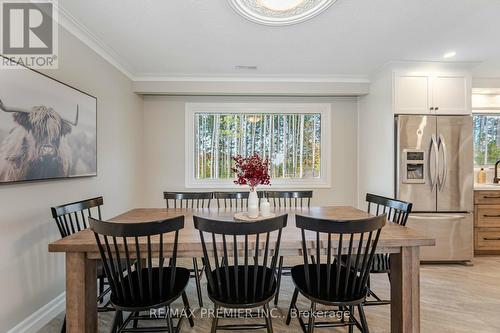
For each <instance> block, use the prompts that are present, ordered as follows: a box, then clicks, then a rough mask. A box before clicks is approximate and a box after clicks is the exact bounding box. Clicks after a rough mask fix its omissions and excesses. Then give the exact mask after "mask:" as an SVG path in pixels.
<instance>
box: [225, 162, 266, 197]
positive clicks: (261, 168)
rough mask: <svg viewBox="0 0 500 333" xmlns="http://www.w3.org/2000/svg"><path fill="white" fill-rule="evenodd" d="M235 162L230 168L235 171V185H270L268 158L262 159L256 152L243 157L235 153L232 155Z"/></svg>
mask: <svg viewBox="0 0 500 333" xmlns="http://www.w3.org/2000/svg"><path fill="white" fill-rule="evenodd" d="M233 160H234V161H235V162H236V164H235V166H234V167H233V168H231V170H232V171H234V172H235V173H236V177H237V179H236V180H235V181H234V183H235V184H237V185H249V186H250V188H252V189H253V188H255V187H256V186H257V185H270V184H271V178H270V177H269V159H267V158H266V159H262V157H260V156H259V155H258V154H254V155H253V156H249V157H243V156H241V155H237V156H234V157H233Z"/></svg>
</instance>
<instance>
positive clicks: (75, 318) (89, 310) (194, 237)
mask: <svg viewBox="0 0 500 333" xmlns="http://www.w3.org/2000/svg"><path fill="white" fill-rule="evenodd" d="M273 212H274V213H275V214H276V215H281V214H288V225H287V227H286V228H285V229H284V230H283V234H282V241H281V247H280V255H283V256H287V257H297V256H301V255H302V243H301V233H300V231H299V229H297V228H296V227H295V214H299V215H304V216H312V217H317V218H322V219H335V220H345V221H350V222H349V223H355V220H357V219H363V218H367V217H370V216H371V215H370V214H368V213H366V212H364V211H362V210H359V209H356V208H354V207H349V206H329V207H311V208H279V209H275V210H274V211H273ZM234 214H235V211H234V210H231V209H224V208H222V209H218V208H210V209H209V208H202V209H179V208H176V209H175V208H170V209H167V208H137V209H132V210H130V211H128V212H126V213H124V214H121V215H118V216H116V217H114V218H112V219H110V221H114V222H148V221H158V220H163V219H168V218H172V217H176V216H180V215H184V216H185V226H184V229H182V230H181V231H180V234H179V244H178V257H180V258H193V257H202V256H203V252H202V247H201V243H200V238H199V232H198V231H197V230H196V229H195V228H194V225H193V215H197V216H202V217H207V218H212V219H218V220H224V221H227V220H234V219H233V217H234ZM247 223H258V222H247ZM311 240H313V239H311ZM172 242H173V238H169V237H164V238H163V243H164V244H163V246H164V248H165V251H167V249H168V248H169V247H171V245H172ZM321 243H325V242H321ZM143 245H144V247H146V243H144V244H140V246H143ZM324 245H325V244H323V246H324ZM432 245H435V240H434V239H432V238H429V237H427V236H425V235H422V234H420V233H418V232H417V231H415V230H413V229H411V228H408V227H403V226H400V225H398V224H394V223H390V222H388V223H387V224H386V225H385V227H384V228H383V229H382V232H381V235H380V239H379V243H378V248H377V252H378V253H389V254H390V267H391V332H392V333H410V332H411V333H417V332H420V260H419V248H420V246H432ZM332 246H333V247H334V248H335V247H336V246H338V244H337V245H335V242H332ZM141 251H142V250H141ZM49 252H63V253H65V254H66V332H69V333H84V332H85V333H96V332H97V302H96V297H97V296H96V295H97V279H96V262H97V260H100V255H99V250H98V247H97V244H96V240H95V236H94V234H93V232H92V231H91V230H89V229H86V230H82V231H80V232H78V233H75V234H73V235H71V236H68V237H66V238H63V239H60V240H57V241H55V242H53V243H50V244H49Z"/></svg>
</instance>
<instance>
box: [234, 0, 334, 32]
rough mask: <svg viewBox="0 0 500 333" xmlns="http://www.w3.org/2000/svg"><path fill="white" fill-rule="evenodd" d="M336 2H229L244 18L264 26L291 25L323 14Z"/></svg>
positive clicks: (296, 0)
mask: <svg viewBox="0 0 500 333" xmlns="http://www.w3.org/2000/svg"><path fill="white" fill-rule="evenodd" d="M335 1H336V0H229V3H230V4H231V6H232V7H233V8H234V10H235V11H236V12H237V13H238V14H240V15H241V16H243V17H244V18H246V19H248V20H250V21H252V22H255V23H259V24H264V25H273V26H276V25H291V24H297V23H300V22H304V21H306V20H309V19H311V18H313V17H314V16H316V15H318V14H320V13H322V12H323V11H325V10H326V9H327V8H328V7H330V6H331V5H332V4H333V3H334V2H335Z"/></svg>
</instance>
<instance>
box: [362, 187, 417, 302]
mask: <svg viewBox="0 0 500 333" xmlns="http://www.w3.org/2000/svg"><path fill="white" fill-rule="evenodd" d="M366 202H367V203H368V208H367V211H368V213H370V214H373V215H380V214H387V219H388V220H389V221H391V222H393V223H397V224H399V225H402V226H405V225H406V222H407V221H408V216H409V215H410V213H411V209H412V206H413V205H412V204H411V203H409V202H405V201H401V200H396V199H391V198H386V197H383V196H380V195H375V194H371V193H367V194H366ZM390 271H391V267H390V260H389V254H386V253H377V254H376V255H375V258H374V259H373V264H372V267H371V273H387V275H388V277H389V281H390V279H391V275H390ZM368 293H369V295H370V296H372V297H373V298H375V300H368V301H366V303H365V305H383V304H390V303H391V301H390V300H383V299H381V298H380V297H378V296H377V295H376V294H375V293H374V292H373V290H371V287H370V280H368Z"/></svg>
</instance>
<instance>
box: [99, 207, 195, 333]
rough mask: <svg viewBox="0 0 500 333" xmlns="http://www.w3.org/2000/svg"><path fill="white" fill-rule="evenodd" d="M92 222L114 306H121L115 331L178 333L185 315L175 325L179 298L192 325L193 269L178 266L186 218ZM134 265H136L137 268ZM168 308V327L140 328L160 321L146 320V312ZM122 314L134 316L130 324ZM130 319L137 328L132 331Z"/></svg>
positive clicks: (116, 318) (117, 310)
mask: <svg viewBox="0 0 500 333" xmlns="http://www.w3.org/2000/svg"><path fill="white" fill-rule="evenodd" d="M89 222H90V228H91V229H92V231H93V232H94V235H95V239H96V242H97V245H98V247H99V252H100V254H101V259H102V261H103V264H104V271H105V272H106V276H107V278H108V281H109V283H110V286H111V297H110V299H111V304H112V305H113V306H114V307H115V308H116V314H115V318H114V320H113V327H112V330H111V331H112V332H144V331H147V332H158V331H165V330H167V329H168V332H170V333H173V332H174V331H175V332H178V331H179V329H180V325H181V322H182V320H183V316H180V317H179V320H178V322H177V326H176V327H174V323H173V319H172V318H173V316H172V314H171V304H172V302H174V301H175V300H177V299H178V298H179V297H182V300H183V302H184V310H185V313H186V314H187V315H188V316H187V317H188V319H189V322H190V324H191V327H193V326H194V322H193V319H192V317H191V316H190V314H191V310H190V309H189V302H188V299H187V296H186V292H185V289H186V287H187V285H188V283H189V270H188V269H186V268H182V267H177V244H178V239H179V230H181V229H182V228H184V216H179V217H175V218H171V219H167V220H163V221H154V222H140V223H118V222H105V221H99V220H96V219H93V218H89ZM167 239H169V240H171V242H169V245H168V246H166V245H164V241H165V240H167ZM155 241H156V242H155ZM156 259H157V261H156ZM122 260H125V262H126V267H123V266H122ZM132 260H134V261H132ZM153 260H154V261H153ZM156 262H157V264H156ZM132 264H135V265H134V269H133V270H132ZM164 307H165V308H166V311H165V317H166V321H167V325H166V326H164V327H147V328H141V327H139V328H138V327H137V326H138V320H141V319H156V318H152V317H151V316H148V315H144V316H141V315H140V312H141V311H149V310H151V309H160V308H164ZM123 311H126V312H130V313H131V315H129V316H128V317H127V319H126V320H124V319H123ZM131 320H133V321H134V324H133V326H134V327H133V328H127V326H128V324H129V323H130V321H131Z"/></svg>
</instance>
